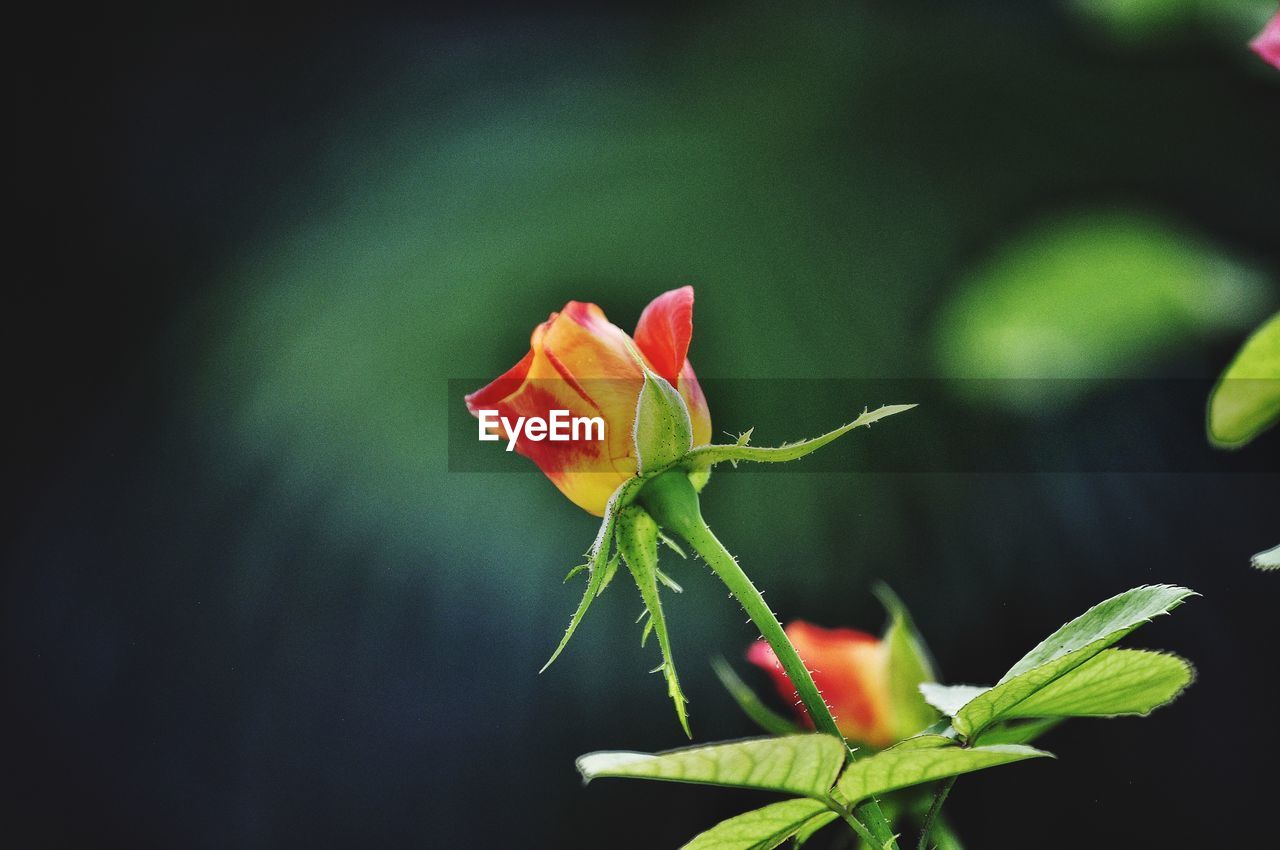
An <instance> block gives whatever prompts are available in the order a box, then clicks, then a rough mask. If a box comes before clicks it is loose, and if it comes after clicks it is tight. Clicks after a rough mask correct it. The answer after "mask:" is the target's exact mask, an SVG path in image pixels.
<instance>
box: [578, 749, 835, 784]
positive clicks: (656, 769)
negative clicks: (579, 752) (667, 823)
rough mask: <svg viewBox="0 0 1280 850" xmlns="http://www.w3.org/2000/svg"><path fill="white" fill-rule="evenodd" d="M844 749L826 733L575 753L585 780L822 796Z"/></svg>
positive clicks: (833, 776)
mask: <svg viewBox="0 0 1280 850" xmlns="http://www.w3.org/2000/svg"><path fill="white" fill-rule="evenodd" d="M847 752H848V750H847V749H846V748H845V744H844V742H843V741H841V740H839V739H837V738H835V737H833V736H831V735H818V734H806V735H789V736H787V737H784V738H753V739H749V740H745V741H733V742H730V743H724V744H711V745H708V746H699V747H686V748H684V749H680V750H670V751H668V752H665V753H657V754H649V753H633V752H613V751H609V752H597V753H589V754H587V755H585V756H582V757H581V758H579V759H578V762H577V764H578V771H579V772H580V773H581V774H582V776H583V778H584V779H585V780H587V781H588V782H590V781H591V780H592V779H596V778H598V777H619V778H630V779H658V780H666V781H669V782H690V783H694V784H698V785H721V786H726V787H731V788H758V789H761V790H765V791H781V792H783V793H787V794H797V795H800V796H804V797H813V798H815V799H825V798H826V796H827V793H828V792H829V791H830V790H831V786H832V785H833V784H834V783H835V781H836V775H837V774H838V773H839V772H840V767H841V765H843V764H844V760H845V755H846V753H847Z"/></svg>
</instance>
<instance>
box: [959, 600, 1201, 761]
mask: <svg viewBox="0 0 1280 850" xmlns="http://www.w3.org/2000/svg"><path fill="white" fill-rule="evenodd" d="M1193 593H1194V592H1193V591H1191V590H1188V589H1187V588H1185V587H1176V586H1173V585H1164V584H1157V585H1148V586H1143V587H1136V588H1133V589H1132V590H1127V591H1125V592H1124V593H1121V594H1119V595H1117V596H1113V597H1111V598H1110V599H1107V600H1105V601H1103V602H1100V603H1098V604H1097V605H1095V606H1093V607H1092V608H1090V609H1089V610H1088V611H1086V612H1085V613H1084V614H1082V615H1080V616H1079V617H1077V618H1076V619H1074V620H1072V621H1071V622H1069V623H1067V624H1066V625H1064V626H1063V627H1062V628H1060V629H1058V630H1057V631H1056V632H1054V633H1053V634H1052V635H1050V636H1049V637H1047V638H1045V639H1044V640H1043V641H1042V642H1041V643H1040V644H1039V645H1037V646H1036V647H1035V648H1034V649H1032V650H1031V651H1030V652H1028V653H1027V654H1026V655H1025V656H1023V657H1022V659H1021V660H1019V661H1018V663H1016V664H1014V665H1013V667H1012V668H1010V669H1009V672H1007V673H1005V675H1004V676H1003V677H1002V678H1001V679H1000V681H999V682H998V683H997V684H996V685H995V686H994V687H992V688H990V689H989V690H987V691H985V692H983V693H981V694H979V695H977V696H976V697H974V698H973V699H971V700H970V701H969V702H967V703H966V704H965V705H964V706H963V707H962V708H961V709H960V710H959V711H957V712H956V714H955V716H954V719H953V720H952V725H953V726H955V729H956V731H957V732H959V733H960V734H962V735H964V736H965V737H967V738H969V739H971V740H972V739H973V738H975V737H976V736H977V735H978V734H979V733H981V732H982V730H983V729H984V728H986V727H987V726H989V725H990V724H991V723H993V722H995V721H997V720H1000V719H1001V718H1002V717H1004V716H1005V715H1006V713H1007V712H1008V711H1009V710H1010V709H1012V708H1014V707H1015V706H1016V705H1018V703H1020V702H1022V701H1023V700H1025V699H1027V698H1028V697H1030V696H1031V695H1032V694H1034V693H1035V692H1036V691H1038V690H1040V689H1041V688H1044V687H1046V686H1047V685H1049V684H1050V683H1052V682H1054V681H1055V680H1057V679H1059V678H1060V677H1062V676H1064V675H1066V674H1067V673H1069V672H1071V671H1072V670H1074V669H1075V668H1077V667H1079V666H1080V665H1081V664H1084V663H1085V662H1086V661H1088V660H1089V659H1091V658H1093V657H1094V656H1096V655H1098V653H1100V652H1102V651H1103V650H1104V649H1106V648H1107V647H1109V646H1111V645H1112V644H1114V643H1115V642H1116V641H1119V640H1120V639H1121V638H1123V637H1125V636H1126V635H1128V634H1129V633H1130V632H1132V631H1133V630H1134V629H1136V628H1138V626H1140V625H1142V624H1143V623H1146V622H1149V621H1150V620H1151V619H1152V618H1153V617H1156V616H1159V615H1161V614H1166V613H1168V612H1169V611H1172V610H1173V609H1174V608H1176V607H1177V606H1178V605H1180V604H1182V602H1183V601H1184V600H1186V599H1187V598H1188V597H1189V596H1192V595H1193Z"/></svg>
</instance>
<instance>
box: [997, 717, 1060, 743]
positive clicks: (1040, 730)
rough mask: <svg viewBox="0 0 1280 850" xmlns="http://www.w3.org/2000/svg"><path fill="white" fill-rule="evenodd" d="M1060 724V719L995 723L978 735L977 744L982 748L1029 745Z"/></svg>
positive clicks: (1044, 718)
mask: <svg viewBox="0 0 1280 850" xmlns="http://www.w3.org/2000/svg"><path fill="white" fill-rule="evenodd" d="M1061 722H1062V718H1061V717H1042V718H1037V719H1035V720H1013V721H1010V722H1008V723H997V724H995V725H994V726H991V727H988V728H987V729H986V730H985V731H984V732H983V733H982V734H981V735H979V736H978V740H977V743H979V744H982V745H983V746H986V745H990V744H1030V743H1031V742H1032V741H1034V740H1035V739H1036V738H1039V737H1040V736H1041V735H1043V734H1045V733H1046V732H1048V731H1049V730H1050V729H1052V728H1054V727H1055V726H1057V725H1058V724H1059V723H1061Z"/></svg>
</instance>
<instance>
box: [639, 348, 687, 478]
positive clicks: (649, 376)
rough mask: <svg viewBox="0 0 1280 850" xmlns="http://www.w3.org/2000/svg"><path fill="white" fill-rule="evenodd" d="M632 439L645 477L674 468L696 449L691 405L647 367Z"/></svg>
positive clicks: (640, 468) (640, 469)
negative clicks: (690, 415)
mask: <svg viewBox="0 0 1280 850" xmlns="http://www.w3.org/2000/svg"><path fill="white" fill-rule="evenodd" d="M632 437H633V439H634V440H635V447H636V463H637V466H638V469H639V472H640V474H641V475H646V474H648V473H652V472H657V471H658V470H660V469H664V468H666V467H668V466H670V465H671V464H673V463H675V462H676V461H678V460H679V459H680V458H682V457H684V456H685V454H686V453H687V452H688V451H689V449H691V448H693V423H692V422H691V421H690V420H689V407H688V405H686V404H685V402H684V399H683V398H681V396H680V393H679V392H677V391H676V388H675V387H673V386H671V384H670V383H668V382H667V380H666V379H665V378H663V377H661V376H660V375H657V374H655V373H654V372H653V371H652V370H651V369H649V368H647V367H646V368H645V370H644V386H643V387H642V388H641V389H640V399H639V401H637V402H636V419H635V423H634V425H633V426H632Z"/></svg>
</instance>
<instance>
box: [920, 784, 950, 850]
mask: <svg viewBox="0 0 1280 850" xmlns="http://www.w3.org/2000/svg"><path fill="white" fill-rule="evenodd" d="M955 784H956V777H954V776H953V777H951V778H950V779H948V780H946V781H945V782H943V783H942V784H941V785H939V786H938V790H937V791H935V792H934V795H933V805H931V806H929V813H928V814H927V815H925V816H924V823H923V824H922V825H921V827H920V843H919V844H918V845H916V850H929V835H930V833H932V832H933V822H934V821H935V820H937V817H938V812H940V811H942V804H943V803H945V802H946V801H947V795H948V794H950V793H951V786H953V785H955Z"/></svg>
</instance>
